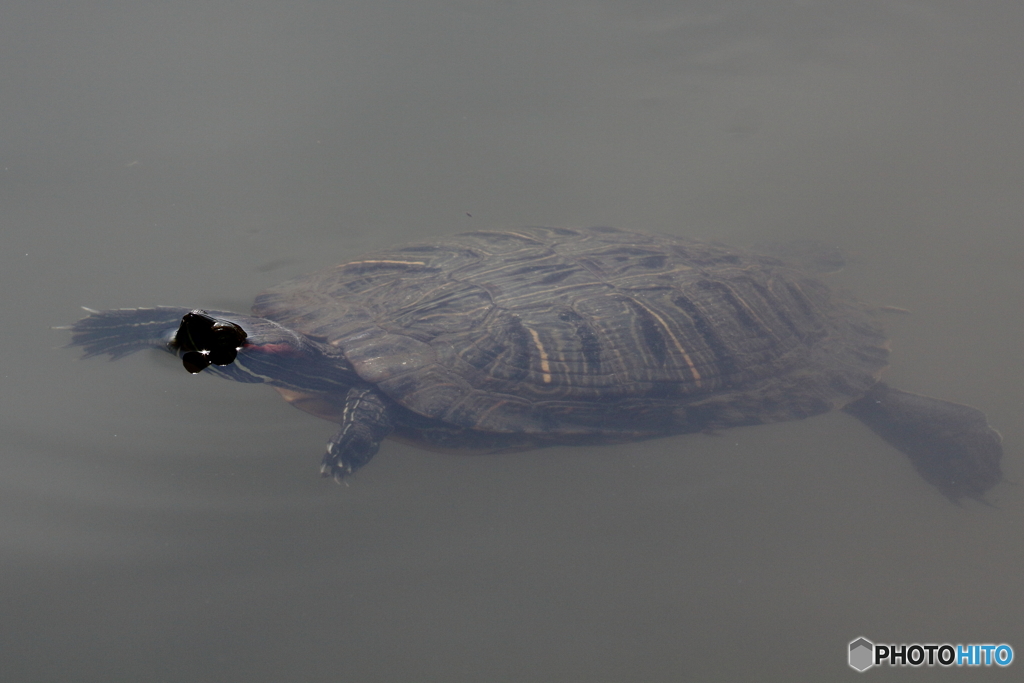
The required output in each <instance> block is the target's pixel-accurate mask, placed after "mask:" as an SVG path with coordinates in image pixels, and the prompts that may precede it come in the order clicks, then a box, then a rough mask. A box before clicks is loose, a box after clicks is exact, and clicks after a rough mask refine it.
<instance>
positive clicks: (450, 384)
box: [70, 227, 1002, 502]
mask: <svg viewBox="0 0 1024 683" xmlns="http://www.w3.org/2000/svg"><path fill="white" fill-rule="evenodd" d="M878 309H879V307H871V306H868V305H866V304H863V303H860V302H858V301H857V300H856V299H854V298H853V297H852V296H850V295H848V294H846V293H842V292H838V291H833V290H832V289H830V288H829V287H828V286H826V285H825V284H824V283H823V282H822V281H821V277H820V273H818V272H816V271H815V269H813V268H810V267H807V265H806V263H801V262H800V261H799V260H797V261H793V260H787V259H786V258H785V257H780V256H778V255H776V254H773V253H771V252H770V251H766V250H744V249H739V248H733V247H729V246H726V245H723V244H720V243H718V242H708V241H701V240H695V239H686V238H682V237H677V236H668V235H656V234H647V233H643V232H638V231H632V230H623V229H618V228H610V227H592V228H558V227H525V228H516V229H507V230H479V231H475V232H466V233H462V234H459V235H454V236H451V237H448V238H443V239H438V240H435V241H429V242H424V243H417V244H409V245H405V246H398V247H395V248H391V249H384V250H381V251H378V252H376V253H372V254H369V255H366V256H363V257H361V258H358V259H356V260H353V261H347V262H344V263H342V264H340V265H337V266H334V267H330V268H327V269H324V270H320V271H318V272H314V273H312V274H309V275H305V276H302V277H298V278H295V279H292V280H289V281H287V282H284V283H282V284H280V285H277V286H275V287H271V288H270V289H268V290H266V291H265V292H263V293H262V294H260V295H258V296H257V297H256V300H255V303H254V304H253V307H252V313H251V315H242V314H238V313H232V312H229V311H217V310H209V309H190V308H177V307H168V306H160V307H155V308H134V309H112V310H105V311H94V310H91V309H86V310H87V311H88V312H89V315H88V316H87V317H85V318H82V319H81V320H79V321H78V322H76V323H75V324H74V325H72V326H71V327H70V329H71V333H72V340H71V345H72V346H81V347H83V348H84V354H83V357H88V356H94V355H98V354H107V355H109V356H110V358H111V359H116V358H120V357H122V356H125V355H128V354H130V353H133V352H135V351H137V350H140V349H143V348H147V347H153V348H157V349H161V350H164V351H167V352H170V353H172V354H175V355H177V356H178V357H179V358H180V360H181V362H182V364H183V365H184V367H185V369H186V370H188V371H189V372H190V373H199V372H201V371H204V370H206V371H208V372H210V373H212V374H215V375H219V376H221V377H224V378H227V379H233V380H236V381H239V382H250V383H264V384H269V385H271V386H272V387H274V389H276V390H277V391H278V392H279V393H280V394H281V395H282V396H283V397H284V398H285V400H287V401H288V402H289V403H291V404H292V405H294V406H296V407H297V408H300V409H302V410H304V411H307V412H309V413H311V414H313V415H316V416H318V417H321V418H324V419H326V420H329V421H331V422H335V423H337V424H338V425H339V428H338V430H337V433H335V434H334V436H333V437H331V438H330V440H329V441H328V444H327V450H326V453H325V454H324V456H323V462H322V465H321V473H322V474H323V475H324V476H328V477H333V478H335V479H336V480H339V481H340V480H342V479H344V478H346V477H348V476H350V475H351V474H353V473H354V472H356V471H357V470H358V469H359V468H361V467H363V466H364V465H366V463H367V462H368V461H369V460H370V459H371V458H372V457H373V456H374V455H375V454H376V453H377V451H378V449H379V447H380V444H381V441H382V440H383V439H385V438H386V437H391V438H396V439H399V440H403V441H406V442H411V443H413V444H416V445H418V446H421V447H424V448H427V449H433V450H443V451H449V450H459V451H468V452H476V453H495V452H508V451H519V450H526V449H533V448H541V447H545V446H555V445H577V446H580V445H596V444H609V443H626V442H634V441H640V440H645V439H652V438H659V437H668V436H673V435H679V434H686V433H695V432H718V431H721V430H723V429H726V428H730V427H740V426H749V425H758V424H767V423H774V422H781V421H786V420H796V419H802V418H808V417H812V416H815V415H819V414H822V413H826V412H829V411H832V410H842V411H844V412H846V413H848V414H849V415H852V416H853V417H855V418H857V419H859V420H860V421H861V422H863V423H864V424H865V425H867V427H869V428H870V429H871V430H873V431H874V432H876V433H877V434H878V435H879V436H880V437H881V438H882V439H883V440H884V441H886V442H887V443H889V444H890V445H892V446H894V447H895V448H896V449H898V450H900V451H902V452H903V453H905V454H906V455H907V456H909V458H910V460H911V463H912V464H913V466H914V468H915V469H916V470H917V472H918V473H919V474H920V475H921V476H922V477H923V478H924V479H925V480H926V481H927V482H929V483H930V484H931V485H933V486H934V487H935V488H936V489H938V491H939V492H940V493H941V494H943V495H944V496H946V497H947V498H948V499H949V500H951V501H953V502H959V501H961V500H962V499H964V498H971V499H976V500H979V501H982V502H985V500H984V498H983V496H984V494H985V493H986V492H987V491H988V490H990V489H991V488H992V487H994V486H995V485H996V484H998V483H999V482H1000V481H1001V480H1002V473H1001V469H1000V459H1001V457H1002V444H1001V441H1002V440H1001V437H1000V435H999V433H998V432H997V431H996V430H995V429H993V428H992V427H990V426H989V424H988V421H987V419H986V417H985V415H984V414H983V413H982V412H981V411H979V410H977V409H975V408H972V407H969V406H965V405H961V404H958V403H953V402H950V401H945V400H942V399H937V398H930V397H927V396H922V395H918V394H913V393H910V392H906V391H902V390H899V389H895V388H892V387H890V386H888V385H887V384H886V383H885V382H883V381H881V375H882V371H883V370H884V369H885V368H886V367H887V365H888V357H889V343H888V340H887V338H886V335H885V333H884V331H883V329H882V326H881V324H880V323H879V321H878V318H879V317H880V316H879V310H878Z"/></svg>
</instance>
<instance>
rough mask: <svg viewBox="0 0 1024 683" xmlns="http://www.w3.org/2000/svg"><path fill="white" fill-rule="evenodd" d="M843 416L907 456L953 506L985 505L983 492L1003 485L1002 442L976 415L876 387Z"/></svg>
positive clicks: (962, 407) (971, 410) (966, 408)
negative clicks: (968, 501) (849, 416)
mask: <svg viewBox="0 0 1024 683" xmlns="http://www.w3.org/2000/svg"><path fill="white" fill-rule="evenodd" d="M845 410H846V412H848V413H850V414H852V415H854V416H855V417H857V418H859V419H860V420H861V421H862V422H864V423H865V424H866V425H867V426H868V427H870V428H871V429H872V430H874V431H875V433H876V434H878V435H879V436H881V437H882V438H883V439H884V440H885V441H886V442H888V443H889V444H890V445H892V446H895V447H896V448H898V449H899V450H901V451H903V452H904V453H905V454H906V455H907V456H909V457H910V461H911V463H913V465H914V469H916V470H917V472H918V474H920V475H921V476H922V477H923V478H924V479H925V481H927V482H928V483H929V484H931V485H932V486H934V487H935V488H937V489H939V491H941V492H942V494H943V495H944V496H946V497H947V498H949V499H950V500H951V501H953V502H959V501H960V500H961V499H962V498H973V499H975V500H979V501H981V502H983V503H987V501H985V499H984V498H983V496H984V495H985V492H986V491H988V490H989V489H991V488H992V487H993V486H995V485H996V484H998V483H999V482H1000V481H1002V479H1003V474H1002V470H1001V468H1000V466H999V461H1000V459H1001V458H1002V456H1003V447H1002V438H1001V437H1000V436H999V432H997V431H996V430H994V429H993V428H992V427H990V426H989V425H988V421H987V420H986V419H985V415H984V413H982V412H981V411H980V410H977V409H975V408H971V407H970V406H965V405H960V404H959V403H952V402H950V401H943V400H941V399H937V398H930V397H927V396H919V395H917V394H911V393H909V392H906V391H900V390H898V389H892V388H891V387H888V386H886V385H885V384H883V383H881V382H879V383H878V384H877V385H876V386H875V387H873V388H872V389H871V390H870V391H869V392H868V393H867V395H865V396H864V397H863V398H861V399H859V400H857V401H854V402H853V403H851V404H850V405H848V406H846V408H845Z"/></svg>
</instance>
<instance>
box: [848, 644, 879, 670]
mask: <svg viewBox="0 0 1024 683" xmlns="http://www.w3.org/2000/svg"><path fill="white" fill-rule="evenodd" d="M874 653H875V644H874V643H872V642H871V641H870V640H868V639H867V638H858V639H857V640H854V641H851V642H850V666H852V667H853V668H854V669H856V670H857V671H867V670H868V669H870V668H871V667H872V666H874V665H875V663H874V656H873V655H874Z"/></svg>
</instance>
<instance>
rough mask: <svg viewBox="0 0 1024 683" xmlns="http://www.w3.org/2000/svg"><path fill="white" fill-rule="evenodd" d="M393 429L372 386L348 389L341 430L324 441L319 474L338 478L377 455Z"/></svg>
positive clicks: (380, 399)
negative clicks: (325, 450) (322, 459)
mask: <svg viewBox="0 0 1024 683" xmlns="http://www.w3.org/2000/svg"><path fill="white" fill-rule="evenodd" d="M392 429H394V426H393V425H392V424H391V416H390V415H389V410H388V406H387V405H386V404H385V401H384V399H382V398H381V396H380V394H379V393H378V392H377V391H376V390H375V389H371V388H360V389H349V391H348V394H347V395H346V396H345V406H344V408H343V410H342V414H341V429H339V430H338V433H337V434H335V435H334V436H333V437H331V440H330V441H329V442H328V443H327V453H325V454H324V461H323V465H321V467H320V474H321V475H323V476H325V477H334V479H335V481H341V480H342V479H343V478H344V477H346V476H348V475H350V474H352V473H353V472H355V471H356V470H358V469H359V468H360V467H362V466H363V465H365V464H366V463H368V462H369V461H370V458H372V457H373V456H374V455H376V453H377V449H378V448H380V442H381V441H383V440H384V438H385V437H386V436H387V435H388V434H390V433H391V431H392Z"/></svg>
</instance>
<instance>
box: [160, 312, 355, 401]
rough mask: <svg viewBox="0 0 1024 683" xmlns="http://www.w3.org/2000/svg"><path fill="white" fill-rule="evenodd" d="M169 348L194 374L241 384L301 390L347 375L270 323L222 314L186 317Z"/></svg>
mask: <svg viewBox="0 0 1024 683" xmlns="http://www.w3.org/2000/svg"><path fill="white" fill-rule="evenodd" d="M167 348H168V350H169V351H171V352H172V353H174V354H176V355H177V356H178V357H179V358H180V359H181V363H182V365H184V366H185V369H186V370H188V371H189V372H191V373H192V374H196V373H199V372H202V371H203V370H205V369H207V368H210V370H211V371H212V372H214V373H215V374H217V375H221V376H223V377H227V378H229V379H233V380H236V381H240V382H269V383H272V384H275V385H279V386H292V385H296V384H298V385H302V386H303V387H305V385H308V384H310V383H311V382H313V380H314V378H316V377H317V376H319V377H323V378H324V379H327V377H326V376H329V375H332V374H336V373H337V372H338V371H340V372H342V373H344V371H345V370H346V369H347V363H345V362H344V360H342V359H340V358H339V357H337V356H336V355H335V354H330V352H329V351H327V350H326V349H325V348H324V347H323V346H322V345H320V344H317V343H315V342H313V341H311V340H310V339H307V338H306V337H305V336H303V335H301V334H298V333H297V332H294V331H293V330H290V329H288V328H287V327H284V326H283V325H280V324H278V323H276V322H274V321H273V320H267V319H266V318H257V317H255V316H244V315H236V314H233V313H223V312H220V311H202V310H193V311H189V312H188V313H186V314H185V315H184V316H182V318H181V323H180V324H179V325H178V329H177V331H176V332H175V333H174V334H173V335H172V336H171V338H170V341H169V342H168V343H167ZM332 371H335V372H333V373H332Z"/></svg>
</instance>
